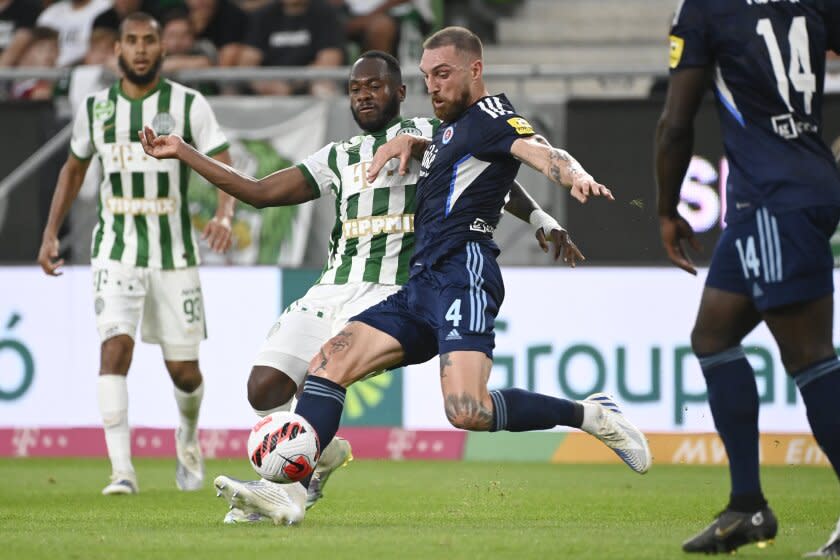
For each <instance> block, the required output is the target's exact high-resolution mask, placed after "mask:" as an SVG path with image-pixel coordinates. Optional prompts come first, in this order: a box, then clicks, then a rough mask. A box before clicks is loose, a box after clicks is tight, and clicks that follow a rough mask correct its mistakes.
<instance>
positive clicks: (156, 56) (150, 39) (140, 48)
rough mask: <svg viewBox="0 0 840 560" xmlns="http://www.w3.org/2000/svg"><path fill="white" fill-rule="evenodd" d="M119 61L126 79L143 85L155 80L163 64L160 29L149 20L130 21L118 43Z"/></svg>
mask: <svg viewBox="0 0 840 560" xmlns="http://www.w3.org/2000/svg"><path fill="white" fill-rule="evenodd" d="M117 63H118V64H119V66H120V70H122V72H123V76H125V79H126V80H128V81H129V82H131V83H133V84H137V85H139V86H143V85H146V84H149V83H151V82H153V81H155V80H156V79H157V77H158V73H159V72H160V67H161V64H163V47H162V46H161V42H160V30H159V29H158V28H157V26H156V25H152V24H150V23H147V22H139V21H137V22H135V21H130V22H128V23H127V24H126V25H125V29H124V31H123V35H122V37H120V40H119V43H118V44H117Z"/></svg>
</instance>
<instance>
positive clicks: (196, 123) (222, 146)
mask: <svg viewBox="0 0 840 560" xmlns="http://www.w3.org/2000/svg"><path fill="white" fill-rule="evenodd" d="M190 124H191V130H192V140H193V144H195V149H196V150H198V151H199V152H201V153H202V154H205V155H208V156H214V155H216V154H218V153H219V152H223V151H225V150H227V149H228V148H229V147H230V144H229V143H228V140H227V137H226V136H225V133H224V132H222V127H221V126H219V121H217V120H216V115H215V114H214V113H213V109H211V108H210V104H209V103H208V102H207V99H205V98H204V96H203V95H201V94H200V93H196V94H195V99H194V100H193V103H192V107H190Z"/></svg>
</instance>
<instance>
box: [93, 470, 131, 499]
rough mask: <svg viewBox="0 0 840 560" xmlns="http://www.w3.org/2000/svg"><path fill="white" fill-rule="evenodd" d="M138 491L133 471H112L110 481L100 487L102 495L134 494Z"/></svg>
mask: <svg viewBox="0 0 840 560" xmlns="http://www.w3.org/2000/svg"><path fill="white" fill-rule="evenodd" d="M139 491H140V488H139V486H137V475H136V474H134V473H133V472H125V473H114V474H112V475H111V482H110V484H108V486H106V487H105V488H103V489H102V495H103V496H120V495H128V494H136V493H137V492H139Z"/></svg>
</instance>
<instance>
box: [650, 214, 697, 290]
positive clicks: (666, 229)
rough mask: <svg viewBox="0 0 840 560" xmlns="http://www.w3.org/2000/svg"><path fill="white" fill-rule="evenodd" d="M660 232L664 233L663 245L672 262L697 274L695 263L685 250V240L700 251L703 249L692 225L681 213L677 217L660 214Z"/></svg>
mask: <svg viewBox="0 0 840 560" xmlns="http://www.w3.org/2000/svg"><path fill="white" fill-rule="evenodd" d="M659 232H660V234H661V235H662V245H663V246H664V247H665V252H666V253H668V258H669V259H671V262H672V263H674V264H675V265H677V266H678V267H680V268H681V269H683V270H685V271H686V272H688V273H691V274H695V275H696V274H697V270H696V269H695V268H694V263H692V262H691V259H690V258H689V257H688V255H687V254H686V252H685V245H684V244H683V241H687V242H688V244H689V245H691V248H692V249H694V250H695V251H697V252H698V253H699V252H700V251H702V250H703V247H702V246H701V245H700V242H699V241H698V240H697V238H696V237H694V230H693V229H691V225H690V224H689V223H688V222H687V221H685V218H683V217H682V216H680V215H677V216H675V217H673V218H672V217H669V216H660V217H659Z"/></svg>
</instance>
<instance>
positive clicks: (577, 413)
mask: <svg viewBox="0 0 840 560" xmlns="http://www.w3.org/2000/svg"><path fill="white" fill-rule="evenodd" d="M490 398H491V399H492V400H493V427H492V428H491V430H490V431H491V432H498V431H500V430H507V431H508V432H529V431H531V430H547V429H549V428H553V427H554V426H571V427H573V428H580V426H581V423H582V422H583V406H582V405H581V404H579V403H576V402H574V401H570V400H566V399H557V398H554V397H549V396H547V395H541V394H539V393H532V392H530V391H525V390H523V389H502V390H500V391H490Z"/></svg>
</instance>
